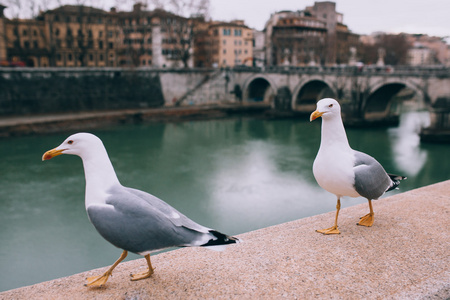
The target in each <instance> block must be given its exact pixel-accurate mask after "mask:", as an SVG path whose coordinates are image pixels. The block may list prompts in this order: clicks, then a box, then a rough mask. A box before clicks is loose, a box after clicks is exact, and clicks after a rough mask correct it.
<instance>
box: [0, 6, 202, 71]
mask: <svg viewBox="0 0 450 300" xmlns="http://www.w3.org/2000/svg"><path fill="white" fill-rule="evenodd" d="M4 8H5V6H0V13H1V14H0V36H1V38H0V61H5V62H7V63H8V64H11V62H15V61H17V62H21V63H22V64H24V65H26V66H30V67H33V66H36V67H47V66H54V67H118V66H120V67H149V66H150V67H192V66H193V58H192V56H193V33H194V27H195V25H196V24H197V23H198V22H200V20H201V18H191V19H186V18H183V17H180V16H177V15H175V14H172V13H169V12H166V11H164V10H159V9H157V10H153V11H146V10H145V9H144V8H145V6H144V5H142V4H141V3H137V4H135V5H134V7H133V11H131V12H118V11H116V9H115V8H112V9H111V10H110V11H109V12H108V11H104V10H101V9H97V8H94V7H88V6H83V5H63V6H60V7H58V8H56V9H53V10H48V11H45V12H42V13H41V14H40V15H39V16H38V17H37V18H35V19H27V20H21V19H12V20H9V19H7V18H5V17H4V16H3V9H4Z"/></svg>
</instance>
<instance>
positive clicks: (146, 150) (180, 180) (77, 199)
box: [0, 112, 450, 291]
mask: <svg viewBox="0 0 450 300" xmlns="http://www.w3.org/2000/svg"><path fill="white" fill-rule="evenodd" d="M427 122H428V114H427V113H426V112H410V113H404V114H402V117H401V123H400V126H399V127H393V128H388V129H386V128H384V129H379V128H378V129H347V134H348V138H349V141H350V145H351V146H352V147H353V148H354V149H357V150H360V151H364V152H366V153H368V154H370V155H372V156H374V157H375V158H376V159H377V160H378V161H379V162H380V163H381V164H382V165H383V166H384V167H385V169H386V170H387V171H388V172H391V173H396V174H401V175H404V176H407V177H408V179H407V180H406V181H403V182H402V183H401V185H400V189H399V190H397V191H394V192H390V193H389V195H392V194H394V193H399V192H404V191H408V190H411V189H414V188H417V187H421V186H425V185H429V184H432V183H436V182H439V181H443V180H447V179H449V178H450V146H449V145H440V144H420V143H419V137H418V134H417V132H418V131H419V129H420V127H421V126H423V125H426V124H427ZM93 133H94V134H96V135H98V136H99V137H100V138H101V139H102V140H103V142H104V144H105V146H106V148H107V150H108V153H109V156H110V158H111V160H112V163H113V165H114V167H115V169H116V172H117V175H118V177H119V180H120V181H121V183H122V184H123V185H126V186H130V187H134V188H138V189H142V190H145V191H147V192H150V193H152V194H154V195H156V196H158V197H160V198H161V199H163V200H164V201H166V202H168V203H169V204H171V205H172V206H174V207H175V208H177V209H178V210H180V211H181V212H183V213H184V214H185V215H187V216H188V217H190V218H192V219H193V220H195V221H197V222H198V223H200V224H202V225H205V226H208V227H211V228H214V229H217V230H219V231H222V232H225V233H227V234H240V233H244V232H248V231H251V230H255V229H259V228H263V227H267V226H271V225H275V224H279V223H283V222H287V221H291V220H295V219H299V218H305V217H309V216H312V215H316V214H321V213H325V212H329V211H333V210H334V209H335V205H336V199H335V196H334V195H332V194H329V193H328V192H326V191H324V190H322V189H321V188H320V187H319V186H318V185H317V183H316V182H315V180H314V177H313V174H312V170H311V168H312V164H313V161H314V158H315V155H316V153H317V150H318V148H319V143H320V121H315V122H313V123H310V122H308V121H307V120H292V119H291V120H254V119H230V120H211V121H195V122H183V123H152V124H145V125H126V126H118V127H114V128H109V129H104V130H96V131H93ZM67 136H68V134H57V135H47V136H33V137H20V138H8V139H2V140H0V145H1V147H0V154H1V157H2V159H1V160H0V170H1V173H0V270H1V272H0V291H4V290H8V289H12V288H16V287H20V286H24V285H30V284H34V283H38V282H42V281H46V280H50V279H54V278H58V277H62V276H67V275H71V274H75V273H79V272H82V271H86V270H90V269H93V268H98V267H103V266H108V265H111V264H112V263H113V262H114V261H115V260H116V259H117V258H118V257H119V255H120V253H121V250H120V249H117V248H115V247H114V246H112V245H110V244H109V243H108V242H106V241H105V240H103V238H102V237H100V235H99V234H98V233H97V232H96V231H95V229H94V227H93V226H92V225H91V224H90V222H89V220H88V218H87V215H86V212H85V208H84V173H83V168H82V164H81V160H80V159H79V158H78V157H75V156H70V155H63V156H59V157H56V158H54V159H52V160H50V161H45V162H42V161H41V156H42V154H43V153H44V152H45V151H46V150H49V149H51V148H54V147H56V146H58V145H59V144H60V143H61V142H62V141H63V140H64V139H65V138H66V137H67ZM379 201H383V200H379ZM366 202H367V201H366V200H365V199H360V198H356V199H355V198H345V199H344V200H343V201H342V204H343V207H346V206H351V205H355V204H359V203H366ZM357 217H358V216H355V218H356V219H355V222H356V220H357ZM332 221H333V220H331V219H330V222H332ZM327 225H331V223H330V224H324V226H327ZM375 226H376V221H375ZM314 229H316V228H311V230H314ZM136 258H139V256H137V255H130V256H129V258H128V259H136Z"/></svg>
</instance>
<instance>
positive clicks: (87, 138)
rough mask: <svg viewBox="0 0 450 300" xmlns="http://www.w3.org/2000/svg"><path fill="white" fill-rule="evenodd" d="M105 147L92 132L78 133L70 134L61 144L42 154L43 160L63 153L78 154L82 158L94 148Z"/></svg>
mask: <svg viewBox="0 0 450 300" xmlns="http://www.w3.org/2000/svg"><path fill="white" fill-rule="evenodd" d="M99 146H100V147H102V148H104V147H103V143H102V141H101V140H100V139H99V138H98V137H96V136H95V135H93V134H90V133H84V132H82V133H76V134H73V135H71V136H69V137H68V138H67V139H66V140H65V141H64V142H63V143H62V144H61V145H59V146H58V147H56V148H53V149H51V150H48V151H47V152H45V153H44V155H42V160H49V159H51V158H53V157H55V156H58V155H61V154H72V155H78V156H80V157H81V158H83V157H85V156H86V155H87V154H88V153H90V152H92V149H93V148H96V147H99Z"/></svg>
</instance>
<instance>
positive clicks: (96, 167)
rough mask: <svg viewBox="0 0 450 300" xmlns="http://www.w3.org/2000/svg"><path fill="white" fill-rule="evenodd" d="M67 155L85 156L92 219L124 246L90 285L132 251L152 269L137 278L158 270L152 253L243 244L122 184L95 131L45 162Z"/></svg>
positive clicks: (73, 138)
mask: <svg viewBox="0 0 450 300" xmlns="http://www.w3.org/2000/svg"><path fill="white" fill-rule="evenodd" d="M61 154H72V155H77V156H79V157H81V159H82V161H83V167H84V173H85V178H86V194H85V206H86V211H87V214H88V217H89V220H90V221H91V223H92V224H93V225H94V227H95V229H96V230H97V231H98V232H99V233H100V235H101V236H102V237H103V238H105V239H106V240H107V241H108V242H110V243H111V244H113V245H114V246H116V247H118V248H120V249H123V252H122V255H121V256H120V257H119V259H118V260H117V261H116V262H115V263H114V264H113V265H112V266H111V267H110V268H109V269H108V270H107V271H106V272H105V273H104V274H102V275H100V276H93V277H89V278H87V284H86V286H92V287H98V286H102V285H104V284H105V283H106V281H107V280H108V278H109V276H110V275H111V274H112V271H113V270H114V268H115V267H116V266H117V265H118V264H119V263H120V262H121V261H122V260H124V259H125V257H126V256H127V254H128V251H130V252H133V253H136V254H139V255H142V256H144V257H145V259H146V261H147V265H148V269H147V270H146V271H144V272H142V273H138V274H135V275H131V280H133V281H135V280H140V279H145V278H148V277H150V276H151V275H152V274H153V272H154V269H153V267H152V264H151V261H150V253H151V252H155V251H158V250H161V249H165V248H170V247H193V246H200V247H207V248H210V249H212V250H223V249H224V248H225V247H226V246H228V245H230V244H235V243H238V242H239V239H237V238H235V237H231V236H228V235H225V234H223V233H220V232H218V231H216V230H213V229H210V228H207V227H204V226H202V225H200V224H197V223H196V222H194V221H192V220H191V219H189V218H188V217H186V216H184V215H183V214H182V213H180V212H179V211H177V210H176V209H175V208H173V207H172V206H170V205H169V204H167V203H166V202H164V201H162V200H161V199H159V198H157V197H155V196H153V195H150V194H148V193H146V192H143V191H140V190H137V189H133V188H128V187H125V186H122V185H121V184H120V183H119V180H118V178H117V176H116V173H115V171H114V168H113V165H112V164H111V161H110V159H109V157H108V153H107V152H106V149H105V147H104V145H103V143H102V141H101V140H100V139H99V138H98V137H97V136H95V135H93V134H90V133H77V134H74V135H71V136H69V137H68V138H67V139H66V140H65V141H64V142H63V143H62V144H61V145H59V146H58V147H56V148H54V149H52V150H49V151H47V152H45V153H44V155H43V156H42V160H48V159H51V158H53V157H55V156H58V155H61Z"/></svg>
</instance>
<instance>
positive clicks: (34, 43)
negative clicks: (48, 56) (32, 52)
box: [33, 41, 39, 49]
mask: <svg viewBox="0 0 450 300" xmlns="http://www.w3.org/2000/svg"><path fill="white" fill-rule="evenodd" d="M33 48H36V49H37V48H39V44H38V42H37V41H33Z"/></svg>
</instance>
